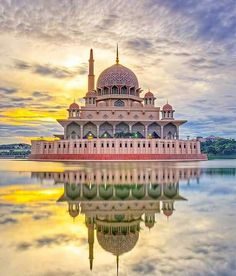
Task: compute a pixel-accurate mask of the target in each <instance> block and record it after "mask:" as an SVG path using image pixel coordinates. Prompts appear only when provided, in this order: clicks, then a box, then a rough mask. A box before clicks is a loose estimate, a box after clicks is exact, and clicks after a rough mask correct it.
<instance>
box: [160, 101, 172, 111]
mask: <svg viewBox="0 0 236 276" xmlns="http://www.w3.org/2000/svg"><path fill="white" fill-rule="evenodd" d="M162 110H164V111H172V110H173V107H172V106H171V105H170V104H168V103H167V104H165V105H164V106H163V107H162Z"/></svg>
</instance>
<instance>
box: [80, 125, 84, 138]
mask: <svg viewBox="0 0 236 276" xmlns="http://www.w3.org/2000/svg"><path fill="white" fill-rule="evenodd" d="M83 132H84V126H83V125H80V139H83V136H84V135H83Z"/></svg>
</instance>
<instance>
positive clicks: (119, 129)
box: [115, 122, 129, 133]
mask: <svg viewBox="0 0 236 276" xmlns="http://www.w3.org/2000/svg"><path fill="white" fill-rule="evenodd" d="M115 130H116V133H127V132H129V125H128V124H126V123H124V122H121V123H119V124H117V125H116V128H115Z"/></svg>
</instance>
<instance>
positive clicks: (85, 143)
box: [30, 48, 206, 160]
mask: <svg viewBox="0 0 236 276" xmlns="http://www.w3.org/2000/svg"><path fill="white" fill-rule="evenodd" d="M141 94H142V90H141V88H140V86H139V82H138V79H137V77H136V75H135V74H134V73H133V72H132V71H131V70H130V69H129V68H127V67H125V66H123V65H121V64H120V63H119V56H118V48H117V56H116V63H115V64H114V65H112V66H111V67H108V68H107V69H105V70H104V71H103V72H102V73H101V74H100V75H99V77H98V79H97V86H96V90H95V75H94V58H93V50H92V49H91V50H90V59H89V74H88V92H87V93H86V95H85V97H84V99H85V106H79V105H78V104H77V103H76V102H73V103H72V104H71V105H70V106H69V108H68V118H67V119H64V120H58V122H59V123H60V124H61V126H62V127H63V128H64V133H63V135H56V136H57V138H59V140H58V141H51V142H49V141H44V140H43V139H42V140H41V141H39V140H37V141H32V154H31V156H30V158H31V159H50V160H205V159H206V156H205V155H204V154H201V151H200V142H199V141H197V140H189V139H188V140H181V139H180V138H179V136H180V129H179V128H180V126H181V125H182V124H184V123H185V122H186V120H176V119H175V118H174V112H175V110H174V108H173V107H172V106H171V105H170V104H169V103H168V102H167V103H166V104H165V105H164V106H163V107H162V108H161V107H156V106H155V101H156V97H155V96H154V94H153V93H152V92H151V91H148V92H146V93H145V94H144V96H141Z"/></svg>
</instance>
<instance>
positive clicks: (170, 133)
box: [163, 123, 177, 139]
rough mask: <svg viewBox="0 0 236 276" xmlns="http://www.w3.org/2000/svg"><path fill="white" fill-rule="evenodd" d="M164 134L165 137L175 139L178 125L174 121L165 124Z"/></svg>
mask: <svg viewBox="0 0 236 276" xmlns="http://www.w3.org/2000/svg"><path fill="white" fill-rule="evenodd" d="M163 136H164V138H165V139H175V138H176V136H177V127H176V125H174V124H173V123H169V124H167V125H165V126H164V129H163Z"/></svg>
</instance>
